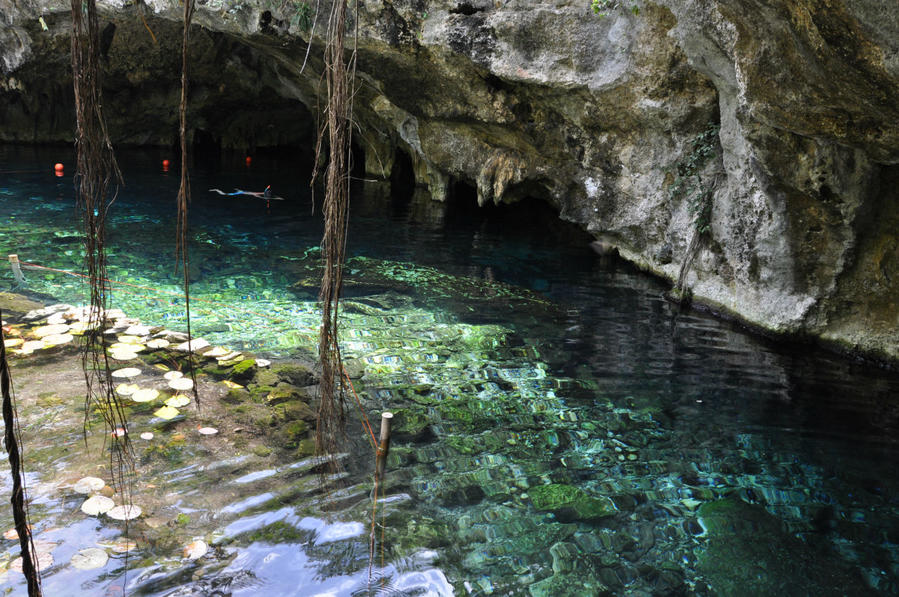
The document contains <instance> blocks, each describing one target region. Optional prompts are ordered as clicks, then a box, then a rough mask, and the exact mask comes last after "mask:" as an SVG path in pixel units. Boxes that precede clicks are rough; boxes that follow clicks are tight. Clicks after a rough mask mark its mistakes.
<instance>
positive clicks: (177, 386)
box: [169, 377, 194, 390]
mask: <svg viewBox="0 0 899 597" xmlns="http://www.w3.org/2000/svg"><path fill="white" fill-rule="evenodd" d="M169 387H170V388H172V389H173V390H189V389H191V388H192V387H194V382H193V380H191V379H189V378H187V377H179V378H178V379H173V380H171V381H169Z"/></svg>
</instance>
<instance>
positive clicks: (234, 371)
mask: <svg viewBox="0 0 899 597" xmlns="http://www.w3.org/2000/svg"><path fill="white" fill-rule="evenodd" d="M255 368H256V360H255V359H244V360H242V361H241V362H239V363H237V364H236V365H234V366H233V367H231V373H230V375H229V376H228V377H230V378H231V379H232V380H234V381H236V382H237V383H246V382H248V381H249V380H251V379H253V370H254V369H255Z"/></svg>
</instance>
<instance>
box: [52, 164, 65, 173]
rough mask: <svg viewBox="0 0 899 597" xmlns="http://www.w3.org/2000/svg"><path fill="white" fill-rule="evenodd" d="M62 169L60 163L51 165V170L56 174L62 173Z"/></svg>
mask: <svg viewBox="0 0 899 597" xmlns="http://www.w3.org/2000/svg"><path fill="white" fill-rule="evenodd" d="M62 168H63V166H62V162H56V163H55V164H53V169H54V170H55V171H56V172H62Z"/></svg>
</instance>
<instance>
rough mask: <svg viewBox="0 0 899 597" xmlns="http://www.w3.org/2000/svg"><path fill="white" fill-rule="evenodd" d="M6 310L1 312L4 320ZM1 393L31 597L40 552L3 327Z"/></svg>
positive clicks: (37, 582) (36, 589)
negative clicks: (33, 534)
mask: <svg viewBox="0 0 899 597" xmlns="http://www.w3.org/2000/svg"><path fill="white" fill-rule="evenodd" d="M2 318H3V313H2V312H0V319H2ZM0 393H2V395H3V423H4V425H5V429H4V437H3V439H4V445H5V446H6V452H7V454H8V455H9V469H10V471H9V472H10V475H12V495H11V496H10V501H11V502H12V515H13V520H15V524H16V532H17V533H18V534H19V545H21V548H22V573H23V574H25V579H26V580H27V581H28V597H40V595H41V594H42V593H41V576H40V570H38V564H37V561H38V560H37V553H36V552H35V549H34V540H33V539H32V537H31V523H30V522H29V521H28V507H27V505H26V503H25V474H24V470H23V468H22V460H21V453H20V451H19V446H20V445H21V443H22V442H21V441H20V438H21V437H22V434H21V433H20V431H19V415H18V413H17V412H16V402H15V394H14V393H13V391H12V383H11V381H10V376H9V364H8V363H7V361H6V344H5V342H4V339H3V330H0Z"/></svg>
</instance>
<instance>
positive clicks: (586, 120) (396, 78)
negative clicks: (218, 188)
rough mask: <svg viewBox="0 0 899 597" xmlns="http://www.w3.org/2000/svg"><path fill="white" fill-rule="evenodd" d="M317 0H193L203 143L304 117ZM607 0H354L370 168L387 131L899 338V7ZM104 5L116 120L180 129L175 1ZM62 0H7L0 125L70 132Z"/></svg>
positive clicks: (385, 151)
mask: <svg viewBox="0 0 899 597" xmlns="http://www.w3.org/2000/svg"><path fill="white" fill-rule="evenodd" d="M317 4H319V3H318V2H309V3H304V2H293V1H283V2H279V1H277V0H276V1H274V2H272V1H263V0H245V1H240V0H205V2H202V3H201V4H200V5H199V11H198V14H197V17H196V19H197V23H198V27H197V28H196V30H195V33H194V37H193V39H194V46H193V53H194V54H193V55H194V57H193V60H194V64H195V66H194V69H195V70H194V73H195V82H194V83H193V85H194V92H193V93H192V96H191V106H192V107H191V110H192V115H191V118H192V120H191V121H192V122H193V123H194V125H193V126H194V130H195V131H202V134H203V135H209V136H210V137H211V138H213V139H214V140H215V142H217V143H219V144H220V145H221V146H222V147H229V146H234V147H240V146H241V143H247V139H250V140H251V142H252V143H253V144H259V145H266V144H268V145H273V144H278V143H285V142H291V141H299V140H301V139H304V138H305V139H308V137H309V136H310V135H311V130H312V125H311V120H312V116H311V111H314V109H315V105H316V101H317V98H318V94H319V89H320V87H319V75H320V73H321V61H320V58H319V56H320V55H321V47H320V39H319V36H320V32H321V31H323V30H324V28H325V23H324V19H325V18H326V15H327V9H328V6H329V4H330V2H329V1H328V0H322V1H321V2H320V7H319V11H320V13H319V14H318V15H315V14H314V13H313V10H312V9H314V7H315V5H317ZM623 4H625V5H626V6H625V7H624V8H623V9H619V10H613V11H611V12H610V13H609V14H608V15H607V16H606V17H605V18H599V17H597V16H595V15H593V14H592V12H591V11H590V8H589V2H588V1H587V0H469V1H457V0H453V1H450V0H359V3H358V6H359V13H358V15H357V16H356V17H355V18H354V19H353V20H352V22H351V23H350V25H352V26H355V25H358V30H359V34H360V35H359V39H358V81H359V83H360V87H359V93H358V95H357V97H356V116H357V120H358V121H359V125H360V126H359V133H358V134H357V136H356V141H357V143H358V145H359V150H360V152H361V153H362V154H364V162H365V169H366V171H367V173H368V175H369V176H374V177H383V178H389V177H390V175H391V172H392V170H393V169H394V167H395V164H396V163H397V159H398V156H401V153H404V154H406V155H407V156H408V158H409V160H411V163H412V170H413V172H414V175H415V179H416V182H417V183H418V184H420V185H422V186H423V187H426V188H427V189H428V190H429V191H430V193H431V195H432V197H433V198H434V199H436V200H441V201H442V200H453V198H454V191H455V190H457V189H458V188H459V185H469V186H470V187H473V188H475V189H476V191H477V198H478V201H479V202H480V203H487V202H514V201H515V200H517V199H518V198H521V197H523V196H537V197H541V198H544V199H545V200H547V201H549V202H550V203H552V204H553V205H555V206H556V207H557V209H558V210H559V213H560V215H561V217H562V218H564V219H567V220H571V221H574V222H577V223H579V224H581V225H583V226H584V227H585V228H586V229H588V230H589V231H590V232H592V233H593V234H594V235H595V236H596V237H597V239H599V241H600V242H601V244H602V246H603V247H605V248H607V249H611V248H614V249H617V250H618V252H619V253H620V254H621V255H622V256H623V257H625V258H626V259H628V260H630V261H633V262H634V263H636V264H638V265H639V266H640V267H643V268H645V269H647V270H648V271H651V272H654V273H656V274H658V275H661V276H664V277H667V278H669V279H671V280H672V281H674V280H676V279H677V278H678V275H679V274H680V273H681V269H682V265H683V264H684V262H685V261H688V266H689V267H687V268H686V269H685V272H684V273H685V275H684V280H685V284H686V286H687V287H689V288H690V289H691V290H692V293H693V296H694V299H695V300H696V301H698V302H701V303H704V304H707V305H710V306H712V307H713V308H715V309H718V310H720V311H722V312H726V313H729V314H731V315H734V316H736V317H738V318H740V319H742V320H744V321H746V322H749V323H751V324H754V325H756V326H759V327H761V328H763V329H765V330H769V331H771V332H774V333H779V334H790V335H796V336H805V337H814V338H821V339H824V340H826V341H828V342H831V343H833V344H834V345H836V346H840V347H843V348H845V349H849V350H853V351H857V352H859V353H864V354H868V355H872V356H875V357H882V358H885V359H888V360H893V361H895V360H896V359H899V308H897V307H899V305H897V300H899V299H897V297H899V238H897V230H899V209H897V207H899V192H897V190H896V189H897V184H896V183H897V182H899V124H897V123H899V11H896V10H895V9H894V8H892V7H890V6H888V5H889V3H883V2H880V1H878V0H833V1H830V2H823V1H821V0H773V1H772V0H765V1H762V0H702V1H699V0H657V1H656V2H646V1H641V0H637V1H636V2H626V3H623ZM102 6H103V9H104V15H105V18H106V23H105V24H104V34H105V35H106V36H107V37H106V39H107V42H108V43H107V45H106V54H105V65H106V68H107V75H106V83H105V90H106V98H107V104H108V105H109V109H108V111H107V114H108V116H109V117H110V119H111V129H112V130H113V132H114V134H115V135H116V137H117V139H116V141H117V142H130V143H154V144H159V143H163V144H165V143H171V142H173V140H174V138H175V135H176V132H177V126H176V123H175V119H176V117H177V116H176V112H177V111H176V105H177V100H176V99H175V98H176V96H177V84H178V83H177V78H178V65H179V61H180V57H179V51H178V47H179V46H178V44H179V43H180V37H179V35H180V34H179V33H178V27H179V26H180V25H179V23H178V20H179V19H180V8H179V7H178V6H177V4H176V3H175V2H174V1H171V0H151V1H149V2H146V3H141V4H139V5H130V4H129V3H128V2H127V1H126V2H122V1H120V0H111V1H110V2H107V3H103V4H102ZM631 6H636V7H637V9H638V10H636V11H631V10H628V8H630V7H631ZM67 10H68V4H66V3H59V2H56V1H47V0H31V2H30V3H29V2H25V3H22V2H20V1H19V0H0V21H2V22H3V23H4V24H5V28H4V29H2V30H0V44H2V45H0V72H2V74H0V140H26V141H46V140H68V139H70V138H71V135H72V133H71V126H72V123H71V111H70V110H68V109H67V108H66V105H67V104H66V103H65V102H66V101H69V100H70V95H71V91H70V87H71V85H70V74H68V64H67V60H68V55H67V48H68V43H69V42H68V37H67V35H68V29H67V28H68V26H69V19H68V14H67ZM635 13H636V14H635ZM141 15H144V16H143V18H144V19H145V20H146V21H147V26H149V27H150V28H151V29H153V30H154V32H155V33H156V36H157V38H158V43H154V42H153V41H152V40H151V39H150V36H149V34H147V32H146V28H145V26H144V23H143V20H142V19H141ZM38 17H43V19H44V21H45V23H46V24H47V25H49V30H48V31H44V30H43V29H42V27H41V26H40V24H39V22H38V20H37V19H38ZM111 25H112V28H111V29H110V26H111ZM310 39H312V40H313V42H312V48H311V50H310V51H309V52H308V53H307V41H309V40H310ZM48 100H49V101H48ZM303 106H306V107H308V108H309V109H306V108H303ZM167 110H168V111H167ZM710 127H712V128H713V130H714V131H715V135H714V136H713V137H712V138H711V143H710V144H709V150H710V151H711V153H712V156H711V159H709V160H708V161H706V162H703V163H702V164H700V165H699V167H698V168H697V175H698V176H700V177H701V179H702V181H703V182H702V185H703V187H704V188H707V189H712V190H711V195H710V196H711V209H710V212H709V214H708V215H709V217H708V220H709V221H708V232H707V234H705V235H703V236H702V237H701V240H700V242H698V243H696V244H695V252H693V253H691V254H690V255H688V247H690V244H691V240H693V237H694V234H695V231H696V228H697V226H696V225H695V223H694V218H695V216H694V213H692V212H691V201H692V200H691V198H690V195H689V194H686V195H677V196H673V195H672V193H671V192H670V191H671V188H672V185H673V184H676V183H677V176H678V173H679V172H683V171H684V168H685V164H687V163H688V162H689V160H690V159H691V155H692V154H693V146H692V144H691V141H692V140H693V139H694V138H696V137H697V135H699V134H701V133H702V132H703V131H707V130H710ZM196 134H199V133H196ZM400 152H401V153H400ZM693 180H696V178H693ZM694 196H695V195H694Z"/></svg>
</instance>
